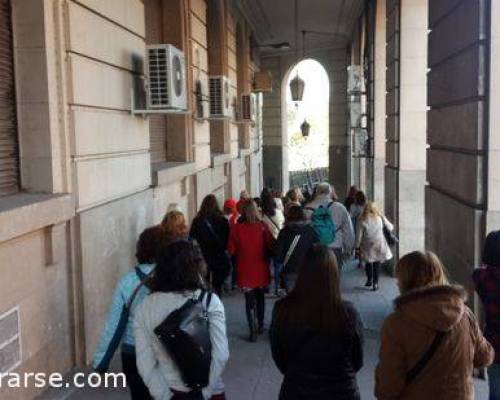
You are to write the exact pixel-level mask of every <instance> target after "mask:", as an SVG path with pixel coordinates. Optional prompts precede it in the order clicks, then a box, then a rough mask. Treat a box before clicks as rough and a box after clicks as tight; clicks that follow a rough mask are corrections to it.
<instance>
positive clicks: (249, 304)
mask: <svg viewBox="0 0 500 400" xmlns="http://www.w3.org/2000/svg"><path fill="white" fill-rule="evenodd" d="M255 303H256V302H255V293H254V292H253V290H251V291H249V292H246V293H245V310H246V314H247V321H248V328H249V330H250V336H249V338H248V340H249V341H250V342H255V341H257V327H256V323H255V314H256V310H255V308H256V307H255V306H256V304H255Z"/></svg>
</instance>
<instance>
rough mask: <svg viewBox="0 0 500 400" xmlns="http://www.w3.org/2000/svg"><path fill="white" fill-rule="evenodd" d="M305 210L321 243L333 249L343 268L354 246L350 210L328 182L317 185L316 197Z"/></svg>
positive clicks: (340, 266)
mask: <svg viewBox="0 0 500 400" xmlns="http://www.w3.org/2000/svg"><path fill="white" fill-rule="evenodd" d="M305 210H306V212H307V213H308V217H309V219H310V220H311V224H312V226H313V228H314V229H315V230H316V233H317V234H318V237H319V243H320V244H323V245H325V246H328V247H329V248H331V249H332V250H333V252H334V253H335V257H336V258H337V261H338V264H339V268H340V269H341V270H342V265H343V262H344V259H345V258H346V257H347V256H348V255H349V254H351V253H352V250H353V248H354V228H353V226H352V221H351V217H350V215H349V212H348V211H347V209H346V208H345V206H344V205H343V204H342V203H340V202H338V198H337V196H336V194H335V190H334V189H333V187H332V186H331V185H330V184H329V183H328V182H322V183H320V184H318V186H316V190H315V196H314V199H313V200H312V201H311V202H310V203H309V204H307V205H306V207H305Z"/></svg>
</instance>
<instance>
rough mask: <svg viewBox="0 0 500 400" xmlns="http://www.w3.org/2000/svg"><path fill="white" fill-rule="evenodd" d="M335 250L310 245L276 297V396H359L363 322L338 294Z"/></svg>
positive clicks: (317, 399) (338, 399)
mask: <svg viewBox="0 0 500 400" xmlns="http://www.w3.org/2000/svg"><path fill="white" fill-rule="evenodd" d="M339 280H340V278H339V269H338V266H337V262H336V259H335V256H334V254H333V252H332V251H331V250H330V249H328V248H327V247H326V246H322V245H314V246H313V247H312V248H311V249H310V250H309V251H308V252H307V254H306V257H305V259H304V262H303V263H302V265H301V267H300V270H299V275H298V279H297V283H296V286H295V288H294V289H293V290H292V292H291V293H290V294H289V295H288V296H287V297H286V298H284V299H283V300H280V301H278V302H277V303H276V305H275V307H274V311H273V322H272V325H271V330H270V338H271V350H272V354H273V358H274V361H275V362H276V365H277V366H278V368H279V369H280V371H281V372H282V373H283V375H284V380H283V384H282V386H281V392H280V397H279V399H280V400H330V399H335V400H359V399H360V395H359V389H358V384H357V382H356V372H358V371H359V370H360V369H361V367H362V365H363V335H362V324H361V319H360V317H359V314H358V312H357V311H356V309H355V308H354V306H353V305H352V304H351V303H348V302H345V301H342V299H341V296H340V282H339Z"/></svg>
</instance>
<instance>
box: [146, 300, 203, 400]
mask: <svg viewBox="0 0 500 400" xmlns="http://www.w3.org/2000/svg"><path fill="white" fill-rule="evenodd" d="M205 295H206V304H205V305H204V304H203V299H204V297H205ZM211 299H212V293H210V292H208V293H207V292H206V291H202V292H201V294H200V296H199V297H198V298H192V299H189V300H188V301H186V303H184V305H183V306H182V307H181V308H179V309H177V310H175V311H173V312H171V313H170V314H169V315H168V316H167V318H165V320H164V321H163V322H162V323H161V324H160V325H158V326H157V327H156V328H155V330H154V333H155V334H156V336H157V338H158V339H159V340H160V342H161V343H162V344H163V346H164V347H165V350H166V351H167V352H168V354H169V355H170V357H171V358H172V359H173V360H174V362H175V364H176V365H177V368H179V371H180V373H181V376H182V379H183V381H184V383H185V384H186V386H187V387H189V388H191V389H193V390H200V389H201V388H204V387H206V386H208V383H209V375H210V364H211V363H212V342H211V341H210V332H209V321H208V307H209V306H210V301H211Z"/></svg>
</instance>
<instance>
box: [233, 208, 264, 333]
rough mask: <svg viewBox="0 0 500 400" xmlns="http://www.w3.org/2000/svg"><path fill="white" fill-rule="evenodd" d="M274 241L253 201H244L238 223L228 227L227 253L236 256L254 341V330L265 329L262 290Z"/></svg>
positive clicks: (239, 279)
mask: <svg viewBox="0 0 500 400" xmlns="http://www.w3.org/2000/svg"><path fill="white" fill-rule="evenodd" d="M273 241H274V239H273V237H272V235H271V232H269V229H268V228H267V226H266V225H264V224H263V223H262V222H261V220H260V215H259V211H258V209H257V205H256V204H255V202H254V201H248V202H246V203H245V205H244V206H243V208H242V220H241V223H239V224H236V225H234V226H233V228H232V229H231V234H230V236H229V252H230V253H231V254H232V255H233V256H235V257H236V264H237V274H238V275H237V283H238V286H239V287H240V288H242V289H243V290H244V291H245V307H246V314H247V320H248V326H249V328H250V341H252V342H255V341H256V340H257V333H263V332H264V314H265V297H264V290H265V288H266V287H267V286H268V285H269V282H270V276H269V254H270V253H271V250H272V246H273ZM255 317H257V318H255ZM255 319H257V324H256V323H255V322H256V321H255ZM256 325H257V327H256Z"/></svg>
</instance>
